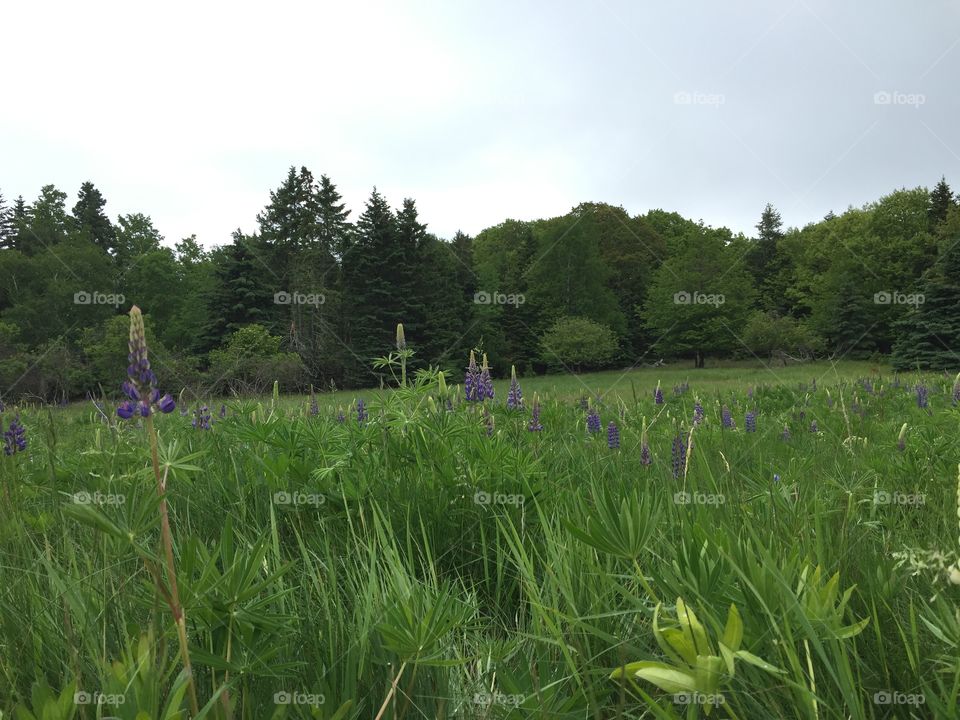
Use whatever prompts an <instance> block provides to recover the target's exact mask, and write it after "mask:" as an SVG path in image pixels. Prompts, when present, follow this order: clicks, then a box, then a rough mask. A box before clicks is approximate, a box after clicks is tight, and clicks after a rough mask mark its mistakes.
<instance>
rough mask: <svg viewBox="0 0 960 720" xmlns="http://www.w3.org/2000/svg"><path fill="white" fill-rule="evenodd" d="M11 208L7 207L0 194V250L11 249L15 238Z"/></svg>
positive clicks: (0, 193)
mask: <svg viewBox="0 0 960 720" xmlns="http://www.w3.org/2000/svg"><path fill="white" fill-rule="evenodd" d="M15 234H16V233H15V225H14V220H13V208H12V207H9V206H8V205H7V203H6V201H5V200H4V198H3V193H2V192H0V250H11V249H13V247H14V245H13V240H14V236H15Z"/></svg>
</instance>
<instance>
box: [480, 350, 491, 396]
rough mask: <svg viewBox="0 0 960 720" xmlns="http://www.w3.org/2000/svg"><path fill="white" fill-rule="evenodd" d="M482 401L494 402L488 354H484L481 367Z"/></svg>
mask: <svg viewBox="0 0 960 720" xmlns="http://www.w3.org/2000/svg"><path fill="white" fill-rule="evenodd" d="M479 399H480V400H484V399H490V400H493V380H492V379H491V378H490V366H489V365H488V364H487V354H486V353H484V354H483V364H482V365H481V366H480V398H479Z"/></svg>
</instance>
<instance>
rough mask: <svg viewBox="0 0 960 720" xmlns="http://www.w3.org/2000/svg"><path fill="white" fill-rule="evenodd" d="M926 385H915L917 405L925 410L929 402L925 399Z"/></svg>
mask: <svg viewBox="0 0 960 720" xmlns="http://www.w3.org/2000/svg"><path fill="white" fill-rule="evenodd" d="M927 393H928V391H927V386H926V385H924V384H922V383H921V384H920V385H917V407H918V408H920V409H922V410H925V409H926V408H927V406H928V405H929V404H930V403H929V401H928V400H927Z"/></svg>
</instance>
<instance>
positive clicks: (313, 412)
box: [220, 385, 320, 417]
mask: <svg viewBox="0 0 960 720" xmlns="http://www.w3.org/2000/svg"><path fill="white" fill-rule="evenodd" d="M226 411H227V408H226V407H224V408H223V413H224V415H225V414H226ZM309 412H310V417H316V416H317V415H319V414H320V405H319V404H318V403H317V396H316V395H315V394H314V392H313V386H312V385H311V386H310V411H309ZM220 417H223V415H221V416H220Z"/></svg>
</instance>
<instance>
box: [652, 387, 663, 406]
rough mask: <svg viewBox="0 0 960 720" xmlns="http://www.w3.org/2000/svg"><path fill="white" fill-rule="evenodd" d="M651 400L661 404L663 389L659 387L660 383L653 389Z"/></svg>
mask: <svg viewBox="0 0 960 720" xmlns="http://www.w3.org/2000/svg"><path fill="white" fill-rule="evenodd" d="M653 402H654V403H655V404H657V405H663V390H661V389H660V383H659V382H658V383H657V389H656V390H654V391H653Z"/></svg>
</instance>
